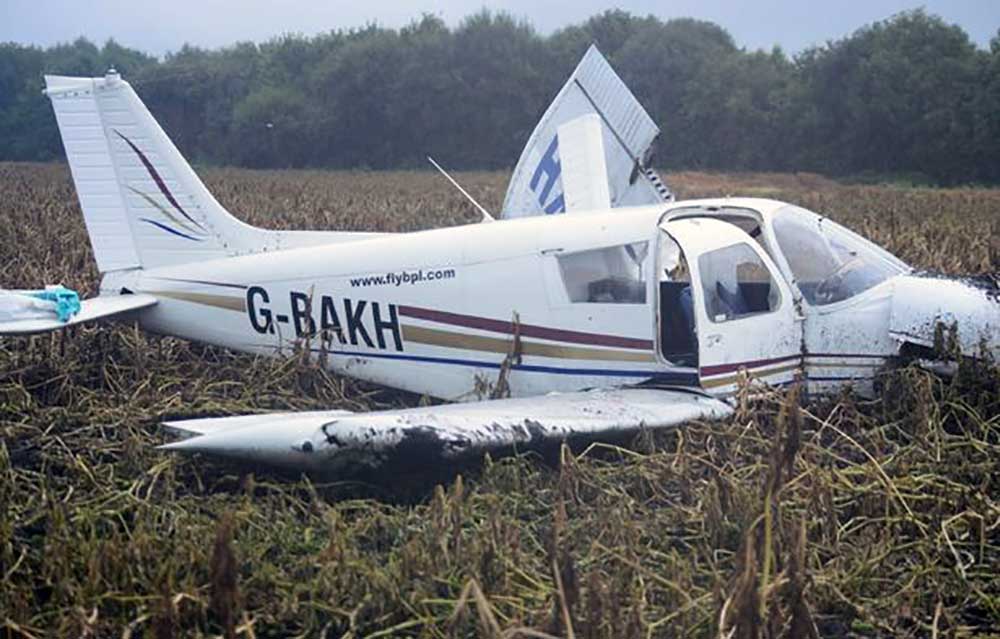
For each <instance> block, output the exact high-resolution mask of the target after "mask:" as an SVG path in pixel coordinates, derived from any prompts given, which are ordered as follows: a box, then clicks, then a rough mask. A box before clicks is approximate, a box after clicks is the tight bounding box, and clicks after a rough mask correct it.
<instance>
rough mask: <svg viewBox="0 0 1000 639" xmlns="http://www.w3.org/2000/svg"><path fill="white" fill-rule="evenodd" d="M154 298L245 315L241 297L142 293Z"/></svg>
mask: <svg viewBox="0 0 1000 639" xmlns="http://www.w3.org/2000/svg"><path fill="white" fill-rule="evenodd" d="M143 292H144V293H147V294H149V295H153V296H155V297H165V298H167V299H171V300H179V301H181V302H191V303H193V304H201V305H203V306H212V307H214V308H221V309H224V310H227V311H239V312H241V313H245V312H246V310H247V301H246V298H243V297H232V296H231V295H215V294H212V293H192V292H190V291H143Z"/></svg>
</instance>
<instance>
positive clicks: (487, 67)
mask: <svg viewBox="0 0 1000 639" xmlns="http://www.w3.org/2000/svg"><path fill="white" fill-rule="evenodd" d="M591 43H596V44H597V45H598V47H600V49H601V51H602V52H603V53H604V54H605V56H607V57H608V59H609V60H610V62H611V64H612V65H613V66H614V67H615V69H616V70H617V71H618V73H619V74H620V75H621V76H622V78H623V80H624V81H625V82H626V84H628V86H629V87H630V88H631V89H632V90H633V92H634V93H635V94H636V96H637V97H638V98H639V100H640V101H641V102H642V103H643V105H644V106H646V108H647V109H648V110H649V112H650V114H651V115H652V116H653V118H654V119H655V120H656V121H657V123H658V124H659V125H660V127H661V129H662V131H663V132H662V134H661V140H660V143H659V147H658V152H657V155H656V157H655V158H654V163H655V164H656V165H657V166H659V167H660V168H663V169H668V170H678V169H699V170H720V171H733V170H752V171H815V172H820V173H826V174H830V175H848V176H855V177H856V176H864V175H871V176H880V177H886V176H889V177H897V178H898V177H901V176H902V177H906V178H908V179H915V180H921V181H932V182H936V183H941V184H953V183H972V182H979V183H987V182H988V183H994V182H1000V30H998V32H997V36H996V37H995V38H994V39H993V40H992V42H991V46H990V48H989V50H984V49H982V48H979V47H977V46H976V45H975V44H974V43H973V42H972V41H971V40H970V38H969V36H968V34H967V33H966V32H965V31H964V30H963V29H961V28H960V27H958V26H956V25H951V24H948V23H946V22H945V21H943V20H942V19H941V18H939V17H937V16H934V15H930V14H927V13H926V12H924V11H922V10H917V11H911V12H906V13H901V14H898V15H896V16H894V17H892V18H890V19H888V20H886V21H882V22H876V23H873V24H870V25H867V26H864V27H862V28H860V29H858V30H857V31H855V32H854V33H853V34H851V35H849V36H847V37H844V38H842V39H839V40H835V41H830V42H828V43H826V44H825V45H823V46H818V47H813V48H810V49H807V50H805V51H803V52H801V53H799V54H797V55H794V56H789V55H787V54H786V53H785V52H783V51H782V50H781V49H780V48H775V49H773V50H771V51H761V50H756V51H751V50H747V49H745V48H741V47H739V46H737V45H736V43H735V42H734V40H733V38H732V36H731V35H730V34H729V33H728V32H727V31H726V30H724V29H723V28H721V27H720V26H718V25H716V24H713V23H710V22H705V21H699V20H693V19H673V20H666V21H663V20H660V19H658V18H656V17H652V16H650V17H640V16H635V15H631V14H629V13H627V12H624V11H619V10H614V11H607V12H605V13H601V14H599V15H595V16H593V17H591V18H590V19H588V20H587V21H585V22H583V23H581V24H577V25H573V26H569V27H566V28H564V29H561V30H559V31H556V32H554V33H552V34H551V35H547V36H546V35H541V34H539V33H537V32H536V31H535V30H534V29H533V28H532V26H531V25H530V24H528V23H526V22H524V21H520V20H516V19H514V18H512V17H511V16H509V15H507V14H503V13H499V14H498V13H491V12H487V11H483V12H480V13H476V14H474V15H471V16H469V17H467V18H466V19H464V20H463V21H462V22H461V23H460V24H459V25H458V26H457V27H455V28H449V27H448V26H447V25H446V24H444V22H442V21H441V20H440V19H439V18H437V17H434V16H430V15H425V16H423V17H422V18H421V19H418V20H416V21H414V22H412V23H411V24H409V25H408V26H406V27H403V28H401V29H389V28H384V27H380V26H369V27H367V28H363V29H352V30H334V31H330V32H327V33H324V34H321V35H317V36H313V37H305V36H300V35H285V36H282V37H278V38H275V39H272V40H270V41H268V42H265V43H262V44H254V43H249V42H241V43H237V44H235V45H232V46H228V47H224V48H221V49H217V50H208V49H202V48H197V47H192V46H184V47H183V48H181V49H180V50H179V51H177V52H175V53H170V54H167V55H166V56H164V58H163V59H162V60H161V59H158V58H156V57H154V56H151V55H148V54H146V53H143V52H142V51H138V50H135V49H130V48H126V47H123V46H121V45H119V44H118V43H116V42H115V41H113V40H111V41H108V42H107V43H105V44H104V45H103V46H100V47H99V46H97V45H95V44H94V43H92V42H90V41H88V40H86V39H83V38H81V39H79V40H77V41H75V42H73V43H71V44H60V45H57V46H52V47H48V48H39V47H35V46H25V45H20V44H16V43H6V44H0V160H37V161H47V160H54V159H58V158H60V157H61V156H62V146H61V143H60V141H59V136H58V131H57V129H56V123H55V118H54V117H53V115H52V112H51V109H50V107H49V106H48V104H47V100H46V99H45V98H44V96H43V95H42V94H41V89H42V74H43V73H54V74H62V75H103V74H104V72H105V71H106V70H107V69H108V68H109V67H114V68H116V69H117V70H118V71H119V72H120V73H121V74H122V75H123V77H125V78H126V79H127V80H129V81H130V82H131V83H132V85H133V86H134V87H135V89H136V90H137V91H138V93H139V95H140V96H141V97H142V99H143V100H144V101H145V102H146V104H147V106H148V107H149V108H150V110H151V111H152V112H153V114H154V115H155V116H156V117H157V118H158V119H159V120H160V122H161V124H162V125H163V127H164V129H166V131H167V132H168V133H169V134H170V135H171V137H172V138H173V139H174V141H175V142H176V143H177V144H178V146H179V147H180V148H181V150H182V152H184V153H185V154H186V155H187V156H188V157H189V158H192V159H193V160H195V161H197V162H202V163H212V164H230V165H242V166H249V167H330V168H358V167H365V168H373V169H386V168H422V167H425V166H426V163H425V159H424V158H425V156H426V155H428V154H430V155H433V156H434V157H436V158H438V159H439V160H441V161H442V162H443V163H445V164H446V165H447V166H449V167H451V168H467V169H471V168H504V167H511V166H512V165H513V164H514V162H516V160H517V157H518V154H519V152H520V150H521V149H522V147H523V145H524V143H525V141H526V140H527V137H528V135H529V134H530V133H531V130H532V129H533V127H534V125H535V123H536V122H537V121H538V119H539V117H540V116H541V114H542V112H543V111H544V109H545V107H546V106H547V105H548V103H549V101H550V100H551V99H552V97H553V96H554V95H555V93H556V91H557V90H558V89H559V87H561V86H562V83H563V82H564V81H565V78H566V77H567V76H568V74H569V73H570V72H571V71H572V69H573V67H574V66H575V65H576V63H577V61H578V60H579V58H580V56H581V55H582V54H583V52H584V51H585V50H586V48H587V46H588V45H589V44H591Z"/></svg>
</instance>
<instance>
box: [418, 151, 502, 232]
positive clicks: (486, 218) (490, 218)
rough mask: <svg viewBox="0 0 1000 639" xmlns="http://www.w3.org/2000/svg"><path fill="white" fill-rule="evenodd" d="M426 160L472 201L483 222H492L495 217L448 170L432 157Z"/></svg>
mask: <svg viewBox="0 0 1000 639" xmlns="http://www.w3.org/2000/svg"><path fill="white" fill-rule="evenodd" d="M427 161H428V162H430V163H431V164H433V165H434V168H435V169H437V170H438V171H440V172H441V175H443V176H444V177H445V179H446V180H448V181H449V182H451V184H452V186H454V187H455V188H456V189H458V191H459V193H461V194H462V195H464V196H465V199H467V200H468V201H470V202H472V205H473V206H475V207H476V208H477V209H479V212H480V213H482V214H483V222H493V221H495V219H496V218H494V217H493V216H492V215H490V212H489V211H487V210H486V209H485V208H483V205H482V204H480V203H479V202H477V201H476V198H474V197H472V196H471V195H469V193H468V191H466V190H465V189H463V188H462V185H461V184H459V183H458V182H456V181H455V179H454V178H452V177H451V176H450V175H448V172H447V171H445V170H444V169H443V168H441V165H440V164H438V163H437V162H435V161H434V158H432V157H431V156H429V155H428V156H427Z"/></svg>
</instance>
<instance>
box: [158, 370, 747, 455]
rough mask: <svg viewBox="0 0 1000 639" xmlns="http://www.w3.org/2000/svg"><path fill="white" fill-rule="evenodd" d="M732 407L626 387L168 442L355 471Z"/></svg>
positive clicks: (268, 422) (240, 428)
mask: <svg viewBox="0 0 1000 639" xmlns="http://www.w3.org/2000/svg"><path fill="white" fill-rule="evenodd" d="M731 412H732V409H731V407H730V406H729V405H728V404H726V403H725V402H722V401H721V400H718V399H715V398H712V397H708V396H706V395H702V394H699V393H697V392H693V391H684V390H677V389H654V388H623V389H611V390H593V391H579V392H573V393H558V394H551V395H544V396H540V397H525V398H516V399H497V400H488V401H480V402H472V403H466V404H447V405H443V406H429V407H421V408H410V409H403V410H387V411H377V412H371V413H347V412H344V411H320V412H311V413H274V414H264V415H248V416H241V417H223V418H215V419H197V420H182V421H172V422H166V423H164V426H166V427H167V428H169V429H170V430H172V431H175V432H179V433H181V434H188V435H191V436H190V437H188V438H187V439H182V440H180V441H176V442H172V443H169V444H166V445H163V446H161V447H160V448H161V449H165V450H173V451H180V452H186V453H206V454H212V455H219V456H222V457H228V458H232V459H236V460H240V461H246V462H256V463H264V464H268V465H275V466H283V467H286V468H292V469H296V470H311V471H319V472H323V473H327V472H331V473H338V472H354V471H363V470H370V469H374V468H379V467H396V468H399V467H409V468H413V467H421V466H425V467H430V465H431V464H434V463H435V462H438V461H455V460H460V459H467V458H470V457H472V456H476V455H481V454H483V453H484V452H486V451H489V450H494V449H510V448H516V447H526V448H528V447H534V446H539V445H542V444H545V443H547V442H549V443H551V442H559V441H562V440H564V439H567V438H572V437H584V438H598V437H601V436H613V435H616V434H624V433H628V432H632V431H637V430H639V429H641V428H666V427H670V426H676V425H678V424H681V423H683V422H687V421H690V420H695V419H718V418H722V417H725V416H727V415H729V414H730V413H731Z"/></svg>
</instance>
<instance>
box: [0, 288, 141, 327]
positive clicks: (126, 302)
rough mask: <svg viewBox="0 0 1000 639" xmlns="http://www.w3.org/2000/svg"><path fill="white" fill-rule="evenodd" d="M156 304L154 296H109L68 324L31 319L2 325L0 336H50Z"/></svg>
mask: <svg viewBox="0 0 1000 639" xmlns="http://www.w3.org/2000/svg"><path fill="white" fill-rule="evenodd" d="M154 304H156V298H155V297H153V296H152V295H107V296H103V295H102V296H100V297H95V298H93V299H89V300H84V301H82V302H80V311H79V312H78V313H76V314H75V315H73V316H71V317H70V318H69V319H68V320H66V321H61V320H60V319H59V318H58V317H57V316H56V314H55V313H52V314H51V315H50V316H49V317H31V318H26V319H12V320H7V321H0V335H30V334H32V333H47V332H49V331H55V330H58V329H60V328H66V327H67V326H76V325H77V324H83V323H84V322H92V321H94V320H99V319H106V318H110V317H114V316H118V315H122V314H123V313H128V312H130V311H136V310H139V309H141V308H147V307H149V306H152V305H154Z"/></svg>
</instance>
